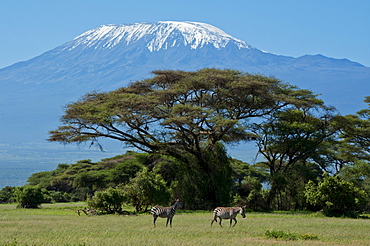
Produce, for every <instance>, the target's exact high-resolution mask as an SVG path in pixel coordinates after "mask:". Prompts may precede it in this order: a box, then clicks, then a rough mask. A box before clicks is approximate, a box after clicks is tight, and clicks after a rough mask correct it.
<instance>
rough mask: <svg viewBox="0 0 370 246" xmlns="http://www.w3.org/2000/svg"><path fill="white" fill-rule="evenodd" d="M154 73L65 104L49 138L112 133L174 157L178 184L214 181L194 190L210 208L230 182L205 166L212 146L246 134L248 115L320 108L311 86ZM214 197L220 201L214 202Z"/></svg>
mask: <svg viewBox="0 0 370 246" xmlns="http://www.w3.org/2000/svg"><path fill="white" fill-rule="evenodd" d="M153 74H154V75H155V76H154V77H153V78H150V79H146V80H143V81H137V82H134V83H132V84H130V85H129V86H127V87H122V88H120V89H118V90H116V91H112V92H108V93H97V92H93V93H90V94H87V95H86V96H84V97H83V98H82V99H81V100H79V101H77V102H75V103H72V104H69V105H67V107H66V110H65V114H64V115H63V116H62V118H61V121H62V125H61V126H60V127H59V128H58V129H57V130H54V131H50V137H49V139H48V140H49V141H57V142H61V143H81V142H86V141H92V142H97V141H98V140H99V138H111V139H116V140H118V141H121V142H124V143H125V144H126V145H128V146H131V147H135V148H137V149H139V150H141V151H144V152H148V153H160V154H164V155H169V156H172V157H174V158H176V159H177V160H178V161H179V162H181V163H182V165H183V166H184V168H183V170H185V173H184V174H183V176H182V178H184V180H182V181H183V182H186V180H189V181H188V182H189V183H188V186H187V187H188V189H190V190H192V189H193V187H204V182H205V180H204V179H203V178H204V177H208V179H206V180H209V182H215V183H213V184H208V185H207V186H206V187H208V189H209V190H204V189H203V191H202V192H199V193H195V194H193V201H191V202H192V203H196V204H203V203H204V202H205V201H204V199H205V197H206V198H207V199H211V200H210V201H208V202H209V203H210V206H214V205H219V204H226V203H228V200H227V199H226V198H225V196H223V195H219V194H225V193H226V191H227V190H229V189H230V186H231V182H232V181H231V178H230V175H231V174H230V173H227V172H226V173H225V174H224V176H223V177H222V176H220V175H219V173H217V175H216V176H217V177H215V175H214V174H215V173H214V171H215V168H214V166H213V163H209V159H210V153H211V152H212V150H213V149H214V148H215V146H216V144H217V143H228V142H237V141H240V140H246V139H248V138H250V137H251V134H250V132H249V131H248V129H247V127H246V124H245V123H246V122H247V121H248V120H249V119H252V118H258V117H263V116H268V115H270V114H272V113H273V112H275V111H276V110H280V109H282V108H285V107H289V106H292V105H294V106H304V107H315V106H318V105H322V101H321V100H318V99H317V98H316V97H315V95H313V94H312V92H311V91H308V90H300V89H298V88H296V87H294V86H291V85H288V84H284V83H282V82H281V81H280V80H278V79H275V78H271V77H264V76H261V75H251V74H246V73H242V72H239V71H234V70H218V69H202V70H199V71H196V72H185V71H171V70H169V71H162V70H158V71H154V72H153ZM225 153H226V152H222V151H221V152H220V155H222V154H225ZM211 159H213V160H215V159H217V160H218V161H219V163H218V166H222V165H224V166H225V165H229V163H227V162H226V163H223V162H222V161H223V160H225V159H226V158H211ZM193 171H195V172H193ZM198 174H203V175H205V176H201V177H199V176H198V178H197V179H196V180H198V181H199V182H198V183H193V182H194V178H190V179H185V178H186V177H196V175H198ZM210 177H211V178H210ZM212 177H214V178H212ZM196 180H195V181H196ZM224 180H228V181H229V182H230V184H229V185H225V184H224V183H223V181H224ZM219 181H222V182H221V183H222V185H219V184H218V182H219ZM196 190H199V191H200V190H202V189H196ZM220 197H223V198H222V199H224V200H217V199H218V198H220ZM185 202H186V201H185Z"/></svg>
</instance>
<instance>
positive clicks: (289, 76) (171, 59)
mask: <svg viewBox="0 0 370 246" xmlns="http://www.w3.org/2000/svg"><path fill="white" fill-rule="evenodd" d="M251 35H253V34H251ZM205 67H215V68H221V69H225V68H230V69H237V70H241V71H245V72H249V73H260V74H263V75H266V76H270V75H272V76H275V77H277V78H279V79H282V80H283V81H286V82H289V83H291V84H293V85H297V86H298V87H300V88H304V89H310V90H312V91H313V92H314V93H317V94H322V96H320V98H322V99H323V100H324V102H326V104H329V105H333V106H335V107H336V108H337V109H338V110H339V111H340V113H342V114H350V113H355V112H356V111H358V110H360V109H363V108H365V107H366V105H365V104H364V103H363V100H364V98H365V96H369V92H370V68H368V67H365V66H363V65H361V64H359V63H357V62H353V61H349V60H347V59H333V58H329V57H325V56H323V55H305V56H301V57H298V58H294V57H288V56H283V55H276V54H272V53H268V52H265V51H262V50H259V49H257V48H255V47H253V46H251V45H249V44H248V43H246V42H244V41H242V40H239V39H237V38H234V37H232V36H230V35H228V34H227V33H225V32H224V31H222V30H220V29H218V28H216V27H214V26H212V25H209V24H205V23H197V22H176V21H161V22H156V23H134V24H128V25H103V26H100V27H98V28H95V29H93V30H89V31H87V32H85V33H83V34H81V35H79V36H78V37H76V38H74V39H73V40H71V41H69V42H67V43H65V44H63V45H61V46H59V47H56V48H55V49H52V50H50V51H47V52H45V53H43V54H41V55H40V56H37V57H35V58H32V59H30V60H28V61H24V62H19V63H16V64H14V65H12V66H9V67H6V68H3V69H0V85H1V90H0V122H1V127H0V155H1V159H0V168H1V169H3V170H5V167H6V168H8V169H9V168H17V170H18V169H19V168H25V167H26V166H27V168H29V169H27V171H25V172H27V174H26V178H27V177H28V176H29V174H30V173H33V172H35V171H43V170H51V169H54V168H55V167H56V165H57V164H58V163H61V162H73V161H76V160H80V159H84V158H91V159H93V158H103V157H109V156H112V155H113V154H117V153H120V152H121V151H122V152H123V150H122V146H121V145H120V144H119V143H114V144H112V145H111V146H114V145H116V146H118V147H117V148H114V147H112V148H111V151H108V152H106V153H100V152H98V151H97V150H96V149H88V148H72V147H66V148H64V147H63V146H60V145H57V144H54V143H47V142H46V141H45V139H46V138H47V133H48V131H49V130H52V129H55V128H56V127H57V125H58V124H59V122H58V120H59V117H60V116H61V115H62V113H63V106H64V105H66V104H67V103H70V102H72V101H76V100H78V98H80V97H81V96H82V95H84V94H85V93H87V92H90V91H92V90H98V91H110V90H114V89H117V88H119V87H121V86H125V85H127V84H128V83H130V82H133V81H136V80H141V79H145V78H149V77H150V76H151V74H150V72H151V71H153V70H156V69H180V70H197V69H201V68H205ZM108 150H109V148H108ZM236 157H237V158H240V159H245V160H246V159H247V157H246V156H245V155H244V154H243V156H236ZM247 161H248V160H247ZM40 169H41V170H40ZM3 173H6V172H3ZM3 175H4V174H3ZM8 177H9V176H8V175H7V176H4V177H1V174H0V179H3V178H8ZM22 177H23V176H22ZM8 180H9V179H8ZM14 182H15V183H16V184H15V183H14ZM14 182H13V183H12V181H9V182H8V183H6V184H5V185H22V184H24V182H25V178H24V177H23V178H21V179H20V180H18V181H14ZM22 182H23V183H22ZM5 185H4V183H0V187H3V186H5Z"/></svg>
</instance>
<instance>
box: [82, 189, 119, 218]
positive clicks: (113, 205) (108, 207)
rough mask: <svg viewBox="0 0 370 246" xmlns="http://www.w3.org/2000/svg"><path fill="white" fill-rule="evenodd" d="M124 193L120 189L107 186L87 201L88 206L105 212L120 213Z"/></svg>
mask: <svg viewBox="0 0 370 246" xmlns="http://www.w3.org/2000/svg"><path fill="white" fill-rule="evenodd" d="M123 201H124V195H123V192H122V190H121V189H114V188H109V189H107V190H104V191H97V192H95V195H94V196H93V197H92V198H91V199H89V200H88V201H87V204H88V205H89V207H91V208H94V209H96V210H99V211H102V212H103V213H107V214H114V213H121V212H122V204H123Z"/></svg>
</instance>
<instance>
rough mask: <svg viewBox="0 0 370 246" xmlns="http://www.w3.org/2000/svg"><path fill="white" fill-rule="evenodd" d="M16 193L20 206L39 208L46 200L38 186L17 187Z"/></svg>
mask: <svg viewBox="0 0 370 246" xmlns="http://www.w3.org/2000/svg"><path fill="white" fill-rule="evenodd" d="M14 195H15V197H16V201H17V202H18V206H17V207H19V208H38V207H39V206H40V205H41V203H42V202H43V201H44V196H43V194H42V191H41V189H40V188H38V187H29V186H22V187H16V189H15V192H14Z"/></svg>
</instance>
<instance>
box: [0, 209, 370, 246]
mask: <svg viewBox="0 0 370 246" xmlns="http://www.w3.org/2000/svg"><path fill="white" fill-rule="evenodd" d="M83 206H84V204H81V203H76V204H52V205H44V206H43V208H42V209H15V205H0V245H30V246H31V245H370V219H345V218H325V217H322V216H319V215H317V214H310V213H307V214H304V213H297V214H294V213H247V217H246V218H245V219H242V218H241V217H240V216H238V217H237V219H238V224H237V225H236V226H235V227H234V228H229V221H228V220H224V221H223V224H224V227H222V228H221V227H219V225H218V224H213V227H210V222H211V220H212V212H197V213H187V212H185V211H179V213H177V214H176V215H175V217H174V219H173V227H172V228H169V227H168V228H166V227H165V223H166V220H165V219H158V220H157V227H156V228H153V223H152V217H151V215H149V214H144V215H137V216H136V215H130V216H124V215H104V216H86V215H81V216H78V215H77V213H76V212H75V210H76V209H78V208H79V207H83ZM266 231H270V232H278V231H282V232H284V233H287V234H294V235H306V237H307V235H308V236H309V238H310V237H311V236H313V238H314V239H312V238H310V239H309V240H303V239H299V238H298V239H297V240H288V239H285V240H284V239H279V240H278V239H275V238H267V237H266V235H265V234H266Z"/></svg>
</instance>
